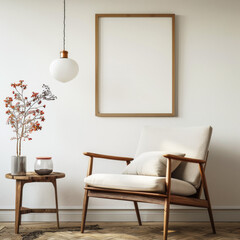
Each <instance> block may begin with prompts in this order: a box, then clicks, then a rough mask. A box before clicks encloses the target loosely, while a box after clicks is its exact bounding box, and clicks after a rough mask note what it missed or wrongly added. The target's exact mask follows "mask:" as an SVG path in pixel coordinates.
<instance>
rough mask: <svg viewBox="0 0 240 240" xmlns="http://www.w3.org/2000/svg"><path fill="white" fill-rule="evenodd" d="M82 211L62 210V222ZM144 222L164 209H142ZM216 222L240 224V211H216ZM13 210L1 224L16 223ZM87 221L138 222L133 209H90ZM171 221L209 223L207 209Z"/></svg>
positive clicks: (176, 213) (159, 217) (176, 212)
mask: <svg viewBox="0 0 240 240" xmlns="http://www.w3.org/2000/svg"><path fill="white" fill-rule="evenodd" d="M81 213H82V211H81V210H79V209H60V210H59V215H60V221H80V220H81ZM140 214H141V218H142V220H143V221H163V210H162V209H142V210H141V209H140ZM213 215H214V219H215V221H216V222H223V221H224V222H240V209H214V210H213ZM14 216H15V214H14V210H13V209H10V210H8V209H1V210H0V222H8V221H14ZM55 220H56V215H55V214H53V213H51V214H50V213H44V214H42V213H41V214H39V213H31V214H25V215H23V217H22V221H33V222H34V221H36V222H37V221H51V222H52V221H55ZM87 221H113V222H120V221H128V222H130V221H137V219H136V214H135V211H134V210H133V209H132V210H130V209H125V210H124V209H118V210H116V209H115V210H113V209H89V211H88V214H87ZM170 221H175V222H178V221H181V222H188V221H189V222H203V221H209V219H208V214H207V210H206V209H171V211H170Z"/></svg>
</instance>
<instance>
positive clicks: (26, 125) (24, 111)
mask: <svg viewBox="0 0 240 240" xmlns="http://www.w3.org/2000/svg"><path fill="white" fill-rule="evenodd" d="M11 87H12V88H13V91H12V94H13V97H6V99H5V100H4V102H5V107H6V108H7V111H6V114H7V115H8V119H7V124H8V125H10V126H11V127H12V129H13V132H14V133H15V136H14V137H12V138H11V140H16V156H12V160H11V161H12V163H11V174H12V175H25V174H26V156H22V143H23V141H26V140H29V141H30V140H32V138H31V137H30V134H31V133H32V132H34V131H39V130H41V129H42V126H41V124H40V122H44V121H45V118H44V111H43V110H44V108H45V107H46V105H45V104H43V102H44V101H49V100H55V99H56V98H57V97H56V96H54V95H53V94H52V92H51V90H50V88H49V87H48V86H47V85H45V84H43V86H42V87H43V90H42V92H41V93H37V92H32V95H31V96H30V97H27V96H25V90H26V89H27V85H26V84H24V81H23V80H20V81H19V82H18V83H13V84H11Z"/></svg>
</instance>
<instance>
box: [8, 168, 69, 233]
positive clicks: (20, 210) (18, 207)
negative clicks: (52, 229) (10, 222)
mask: <svg viewBox="0 0 240 240" xmlns="http://www.w3.org/2000/svg"><path fill="white" fill-rule="evenodd" d="M5 177H6V178H8V179H15V180H16V201H15V233H19V225H21V215H22V214H26V213H56V215H57V228H59V216H58V199H57V182H56V180H57V179H58V178H64V177H65V174H64V173H60V172H53V173H51V174H49V175H38V174H36V173H35V172H28V173H26V176H13V175H11V174H10V173H8V174H6V175H5ZM33 182H51V183H52V184H53V186H54V190H55V200H56V209H36V208H35V209H32V208H25V207H22V193H23V185H24V184H25V183H33Z"/></svg>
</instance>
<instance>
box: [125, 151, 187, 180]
mask: <svg viewBox="0 0 240 240" xmlns="http://www.w3.org/2000/svg"><path fill="white" fill-rule="evenodd" d="M165 154H173V155H177V156H181V157H184V156H185V154H183V153H176V152H165V151H154V152H145V153H142V154H140V155H139V156H137V157H136V158H135V159H134V160H133V161H132V162H131V163H130V164H129V165H128V166H127V167H126V168H125V170H124V171H123V174H132V175H146V176H156V177H165V176H166V168H167V158H165V157H164V155H165ZM171 163H172V164H171V171H172V172H173V171H174V170H175V169H176V168H177V166H178V165H179V164H180V163H181V162H180V161H176V160H172V162H171Z"/></svg>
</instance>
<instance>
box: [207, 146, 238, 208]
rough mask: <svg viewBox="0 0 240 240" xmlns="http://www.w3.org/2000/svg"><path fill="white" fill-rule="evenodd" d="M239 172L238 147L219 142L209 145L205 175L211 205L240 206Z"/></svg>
mask: <svg viewBox="0 0 240 240" xmlns="http://www.w3.org/2000/svg"><path fill="white" fill-rule="evenodd" d="M233 148H234V147H233ZM239 172H240V152H239V151H238V149H230V148H227V147H226V146H225V145H221V144H219V145H217V144H215V145H212V147H210V153H209V158H208V162H207V168H206V175H207V182H208V186H209V191H210V196H211V199H212V204H213V206H216V205H217V206H240V194H239V186H238V184H239V183H240V174H239Z"/></svg>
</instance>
